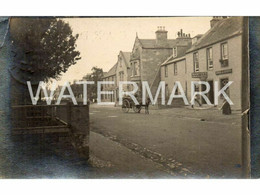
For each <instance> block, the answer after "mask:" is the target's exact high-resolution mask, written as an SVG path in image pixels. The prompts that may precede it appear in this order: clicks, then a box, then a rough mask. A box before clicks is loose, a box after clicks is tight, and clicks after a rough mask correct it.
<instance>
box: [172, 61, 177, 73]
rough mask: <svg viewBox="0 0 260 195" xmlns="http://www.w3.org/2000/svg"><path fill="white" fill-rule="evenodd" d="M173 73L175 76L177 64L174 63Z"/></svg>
mask: <svg viewBox="0 0 260 195" xmlns="http://www.w3.org/2000/svg"><path fill="white" fill-rule="evenodd" d="M173 71H174V75H177V63H176V62H175V63H174V64H173Z"/></svg>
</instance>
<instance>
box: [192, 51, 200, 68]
mask: <svg viewBox="0 0 260 195" xmlns="http://www.w3.org/2000/svg"><path fill="white" fill-rule="evenodd" d="M193 64H194V72H199V54H198V52H196V53H194V54H193Z"/></svg>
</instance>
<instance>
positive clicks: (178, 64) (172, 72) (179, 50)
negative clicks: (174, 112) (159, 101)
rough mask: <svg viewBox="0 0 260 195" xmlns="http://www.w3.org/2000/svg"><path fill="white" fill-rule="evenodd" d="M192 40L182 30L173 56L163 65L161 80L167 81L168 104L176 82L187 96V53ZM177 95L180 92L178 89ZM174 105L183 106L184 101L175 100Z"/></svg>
mask: <svg viewBox="0 0 260 195" xmlns="http://www.w3.org/2000/svg"><path fill="white" fill-rule="evenodd" d="M191 43H192V39H191V38H190V35H186V34H185V33H183V31H182V30H180V31H179V32H178V37H177V39H176V44H175V47H174V48H173V54H172V55H171V56H170V57H169V58H168V59H167V60H166V61H164V62H163V63H162V64H161V68H160V69H161V70H160V78H161V79H160V80H161V81H165V99H166V103H167V101H168V99H169V96H170V94H171V92H172V89H173V86H174V84H175V81H180V83H181V85H182V87H183V90H184V92H185V94H186V95H187V64H186V57H185V54H186V51H187V50H188V49H189V48H190V47H191ZM176 93H177V94H179V91H178V89H177V91H176ZM172 105H183V100H182V99H174V101H172Z"/></svg>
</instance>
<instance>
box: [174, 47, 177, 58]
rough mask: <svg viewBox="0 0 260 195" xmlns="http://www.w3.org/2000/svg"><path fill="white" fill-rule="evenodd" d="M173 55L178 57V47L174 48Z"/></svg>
mask: <svg viewBox="0 0 260 195" xmlns="http://www.w3.org/2000/svg"><path fill="white" fill-rule="evenodd" d="M173 57H174V58H175V57H177V47H174V48H173Z"/></svg>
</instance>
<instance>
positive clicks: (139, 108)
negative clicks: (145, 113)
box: [133, 105, 142, 113]
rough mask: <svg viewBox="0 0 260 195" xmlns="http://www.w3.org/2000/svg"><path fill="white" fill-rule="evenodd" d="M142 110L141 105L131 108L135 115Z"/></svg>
mask: <svg viewBox="0 0 260 195" xmlns="http://www.w3.org/2000/svg"><path fill="white" fill-rule="evenodd" d="M141 109H142V106H141V105H134V106H133V110H134V111H135V112H136V113H140V111H141Z"/></svg>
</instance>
